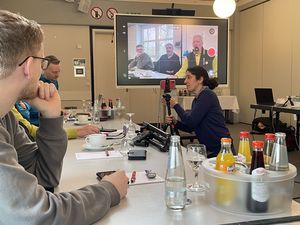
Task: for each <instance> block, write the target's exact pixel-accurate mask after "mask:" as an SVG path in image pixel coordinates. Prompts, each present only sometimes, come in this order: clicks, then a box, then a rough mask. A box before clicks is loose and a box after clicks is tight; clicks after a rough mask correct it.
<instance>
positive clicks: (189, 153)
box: [186, 144, 207, 192]
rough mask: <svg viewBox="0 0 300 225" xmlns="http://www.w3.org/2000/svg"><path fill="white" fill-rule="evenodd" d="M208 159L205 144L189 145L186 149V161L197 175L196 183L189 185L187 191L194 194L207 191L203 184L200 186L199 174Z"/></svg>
mask: <svg viewBox="0 0 300 225" xmlns="http://www.w3.org/2000/svg"><path fill="white" fill-rule="evenodd" d="M206 158H207V152H206V147H205V145H203V144H188V145H187V148H186V160H187V161H188V163H189V165H190V167H191V168H192V170H193V171H194V173H195V181H194V183H193V184H188V185H187V189H188V190H189V191H194V192H203V191H205V186H204V185H203V184H198V181H197V179H198V174H199V170H200V167H201V164H202V162H203V161H204V160H205V159H206Z"/></svg>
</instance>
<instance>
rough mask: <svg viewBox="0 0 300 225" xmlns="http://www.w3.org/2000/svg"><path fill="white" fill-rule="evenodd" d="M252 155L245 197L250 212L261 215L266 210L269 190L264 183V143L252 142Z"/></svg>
mask: <svg viewBox="0 0 300 225" xmlns="http://www.w3.org/2000/svg"><path fill="white" fill-rule="evenodd" d="M252 147H253V154H252V161H251V168H250V174H251V176H252V177H251V183H250V184H249V188H248V189H249V191H248V197H247V208H248V210H249V211H250V212H255V213H262V212H266V211H267V210H268V201H269V190H268V185H267V183H266V182H264V176H265V174H266V170H265V164H264V153H263V148H264V142H263V141H253V142H252Z"/></svg>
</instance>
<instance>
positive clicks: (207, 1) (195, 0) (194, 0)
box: [114, 0, 254, 6]
mask: <svg viewBox="0 0 300 225" xmlns="http://www.w3.org/2000/svg"><path fill="white" fill-rule="evenodd" d="M114 1H123V2H152V3H169V4H172V3H174V4H175V6H176V4H192V5H213V3H214V0H140V1H137V0H114ZM252 1H254V0H236V2H237V5H238V6H241V5H244V4H247V3H249V2H252Z"/></svg>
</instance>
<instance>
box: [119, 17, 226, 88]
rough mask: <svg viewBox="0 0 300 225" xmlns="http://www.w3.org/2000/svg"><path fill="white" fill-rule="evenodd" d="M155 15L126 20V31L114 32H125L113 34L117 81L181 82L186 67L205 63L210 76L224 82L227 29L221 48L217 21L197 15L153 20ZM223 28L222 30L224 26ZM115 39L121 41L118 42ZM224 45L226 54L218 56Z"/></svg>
mask: <svg viewBox="0 0 300 225" xmlns="http://www.w3.org/2000/svg"><path fill="white" fill-rule="evenodd" d="M155 18H156V17H152V20H150V21H146V22H136V21H133V22H131V21H128V22H127V23H126V26H125V27H123V28H126V29H124V30H125V31H124V32H121V33H120V32H117V33H120V34H121V35H120V36H121V37H122V34H123V36H126V38H119V39H118V36H117V37H116V39H117V43H116V49H117V85H155V84H159V81H160V80H161V79H176V80H177V81H176V83H177V84H183V80H184V77H185V72H186V70H187V68H189V67H193V66H196V65H199V66H202V67H204V68H205V69H206V70H207V72H208V74H209V76H210V77H211V78H214V77H216V78H218V80H221V81H223V83H224V80H225V83H226V81H227V71H226V70H227V36H226V35H227V32H226V34H225V36H226V38H225V43H226V44H225V45H226V46H225V47H224V46H221V48H220V43H221V44H223V43H224V37H223V40H222V41H220V34H219V30H220V26H219V24H218V23H208V24H204V23H203V22H202V23H199V18H198V20H197V19H194V18H193V20H191V21H189V20H187V19H186V20H182V21H181V20H178V19H177V20H176V19H175V18H169V17H167V18H168V19H169V20H166V19H167V18H163V19H161V20H159V21H160V22H156V21H155V20H153V19H155ZM141 20H142V19H141ZM212 21H217V20H212ZM197 22H198V24H197ZM226 25H227V23H226ZM222 28H223V31H224V26H223V27H222ZM226 28H227V27H226ZM225 30H226V29H225ZM226 31H227V30H226ZM124 34H126V35H124ZM223 35H224V34H223ZM118 41H123V42H122V44H119V45H118ZM124 41H125V43H124ZM224 48H225V49H226V52H225V55H224V52H223V54H221V56H220V54H219V53H220V50H222V51H224ZM118 49H119V50H123V51H118ZM224 56H225V57H224ZM120 60H122V63H120ZM124 61H125V62H126V65H125V63H124ZM118 62H119V63H118ZM125 66H126V67H125ZM120 72H121V73H120ZM220 74H221V79H219V77H220ZM224 76H225V79H224ZM219 82H220V81H219ZM221 83H222V82H221Z"/></svg>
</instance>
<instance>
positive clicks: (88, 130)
mask: <svg viewBox="0 0 300 225" xmlns="http://www.w3.org/2000/svg"><path fill="white" fill-rule="evenodd" d="M11 111H12V112H13V114H14V115H15V117H16V118H17V119H18V120H19V123H20V124H21V125H22V126H23V127H24V128H25V130H26V131H27V132H28V134H29V135H30V136H31V137H32V138H33V139H35V138H36V132H37V130H38V127H37V126H35V125H33V124H31V123H30V122H29V121H28V120H27V119H26V118H24V117H23V116H22V114H21V113H20V112H19V111H18V110H17V109H16V108H15V107H14V108H13V109H12V110H11ZM65 131H66V133H67V136H68V139H73V138H82V137H85V136H87V135H89V134H96V133H99V131H100V129H99V128H98V127H96V126H95V125H92V124H89V125H85V126H83V127H78V128H73V127H69V128H65Z"/></svg>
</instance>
